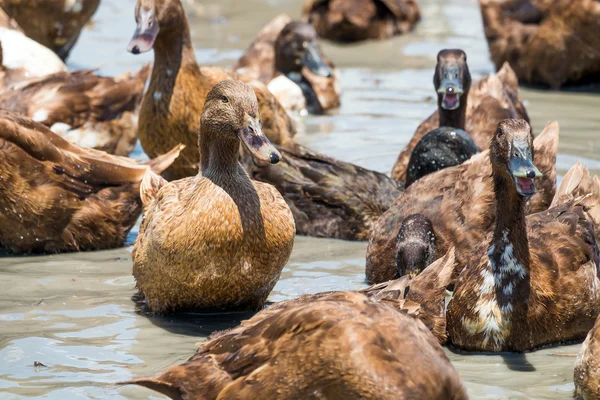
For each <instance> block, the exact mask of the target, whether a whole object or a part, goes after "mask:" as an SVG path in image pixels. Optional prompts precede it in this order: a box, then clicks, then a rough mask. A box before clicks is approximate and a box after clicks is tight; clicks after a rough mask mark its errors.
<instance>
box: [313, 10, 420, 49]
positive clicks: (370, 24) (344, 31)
mask: <svg viewBox="0 0 600 400" xmlns="http://www.w3.org/2000/svg"><path fill="white" fill-rule="evenodd" d="M302 13H303V14H304V15H305V17H306V18H307V19H308V21H309V22H310V23H312V24H313V25H314V27H315V29H316V31H317V33H318V34H319V36H321V37H323V38H325V39H329V40H332V41H335V42H357V41H361V40H367V39H388V38H391V37H392V36H394V35H400V34H404V33H407V32H409V31H411V30H412V29H413V28H414V26H415V25H416V23H417V22H418V21H419V20H420V19H421V12H420V10H419V6H418V4H417V2H416V1H415V0H350V1H348V0H306V2H305V3H304V7H303V10H302Z"/></svg>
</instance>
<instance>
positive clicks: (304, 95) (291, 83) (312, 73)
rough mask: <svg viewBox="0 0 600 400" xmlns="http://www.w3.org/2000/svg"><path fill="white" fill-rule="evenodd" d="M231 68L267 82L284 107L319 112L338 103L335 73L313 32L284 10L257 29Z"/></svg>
mask: <svg viewBox="0 0 600 400" xmlns="http://www.w3.org/2000/svg"><path fill="white" fill-rule="evenodd" d="M234 70H236V71H237V72H238V73H240V74H242V75H243V76H245V77H247V78H248V79H256V80H260V81H261V82H263V83H264V84H265V85H268V88H269V90H270V91H271V92H272V93H273V94H274V95H275V97H277V99H278V100H279V102H280V103H281V104H282V105H283V106H284V107H285V108H286V109H288V110H293V111H301V110H303V109H307V110H308V111H309V112H311V113H315V114H321V113H323V112H326V111H328V110H331V109H333V108H337V107H339V106H340V94H341V90H340V84H339V79H338V75H339V73H338V72H337V70H336V69H335V67H334V65H333V63H332V62H331V61H330V60H329V59H327V58H326V57H325V56H324V54H323V52H322V50H321V48H320V46H319V43H318V38H317V33H316V32H315V30H314V28H313V27H312V25H310V24H307V23H305V22H300V21H292V19H291V18H290V17H289V16H287V15H286V14H281V15H279V16H277V17H275V18H274V19H273V20H272V21H270V22H269V23H267V24H266V25H265V26H264V27H263V28H262V29H261V31H260V32H259V33H258V35H257V37H256V39H255V40H254V41H253V42H252V43H251V44H250V46H249V47H248V49H247V50H246V52H245V53H244V55H243V56H242V57H240V59H239V60H238V61H237V63H236V65H235V66H234Z"/></svg>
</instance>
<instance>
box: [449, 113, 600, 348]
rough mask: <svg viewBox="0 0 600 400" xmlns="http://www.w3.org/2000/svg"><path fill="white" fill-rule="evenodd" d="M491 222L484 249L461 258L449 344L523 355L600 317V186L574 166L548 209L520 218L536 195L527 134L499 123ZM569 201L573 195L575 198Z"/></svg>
mask: <svg viewBox="0 0 600 400" xmlns="http://www.w3.org/2000/svg"><path fill="white" fill-rule="evenodd" d="M489 156H490V160H491V163H492V171H493V180H494V196H495V200H496V218H495V226H494V229H493V233H492V234H491V235H490V236H491V239H490V241H489V245H488V246H486V245H480V246H479V248H476V250H475V251H474V252H473V253H472V254H471V255H470V257H469V261H468V262H467V266H466V267H465V268H464V270H463V272H462V273H461V275H460V277H459V279H458V281H457V283H456V290H455V293H454V297H453V299H452V300H451V301H450V304H449V306H448V315H447V318H448V334H449V337H450V340H451V342H452V344H453V345H455V346H457V347H459V348H462V349H466V350H471V351H492V352H500V351H526V350H531V349H534V348H537V347H540V346H544V345H549V344H556V343H562V342H567V341H573V340H578V339H582V338H583V337H585V335H586V334H587V333H588V332H589V330H590V329H591V328H592V326H593V325H594V321H595V320H596V317H597V316H598V313H599V312H600V279H599V269H598V266H599V262H600V249H599V248H598V243H597V242H596V238H595V232H594V230H595V227H597V226H598V224H599V223H600V213H599V212H598V211H599V210H598V208H599V207H600V181H599V180H598V179H597V178H594V179H593V180H592V179H590V177H589V173H588V172H587V170H585V169H584V168H582V167H581V165H580V164H577V165H576V166H574V167H573V168H572V169H571V170H570V171H569V172H568V173H567V175H566V176H565V178H564V180H563V182H562V183H561V187H560V188H559V189H558V192H557V194H556V198H555V199H554V201H553V204H552V207H551V208H550V209H548V210H547V211H545V212H541V213H538V214H534V215H530V216H528V217H525V209H526V201H527V199H528V198H529V197H531V196H532V195H533V194H535V191H536V185H535V181H534V179H533V178H534V177H536V176H539V175H540V172H539V171H538V169H537V168H536V167H535V165H534V164H533V143H532V140H531V128H530V126H529V124H527V122H525V121H523V120H506V121H503V122H501V123H500V125H499V126H498V133H497V134H496V136H495V137H494V140H493V141H492V143H491V145H490V153H489ZM576 196H578V197H576Z"/></svg>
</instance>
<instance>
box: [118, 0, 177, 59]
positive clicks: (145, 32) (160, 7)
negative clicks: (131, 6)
mask: <svg viewBox="0 0 600 400" xmlns="http://www.w3.org/2000/svg"><path fill="white" fill-rule="evenodd" d="M185 18H186V16H185V12H184V10H183V6H182V4H181V1H180V0H138V2H137V4H136V7H135V22H136V23H137V27H136V30H135V33H134V34H133V38H132V39H131V42H129V46H127V51H129V52H130V53H133V54H140V53H145V52H147V51H150V50H151V49H152V48H153V47H154V43H155V42H156V38H157V37H158V35H159V33H160V34H168V33H169V31H172V30H176V29H181V27H182V26H185V25H186V24H187V22H186V20H185Z"/></svg>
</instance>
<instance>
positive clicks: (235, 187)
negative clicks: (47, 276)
mask: <svg viewBox="0 0 600 400" xmlns="http://www.w3.org/2000/svg"><path fill="white" fill-rule="evenodd" d="M201 119H202V121H201V130H200V139H199V142H200V144H201V147H200V160H201V171H200V174H198V175H197V176H195V177H189V178H185V179H182V180H178V181H174V182H171V183H167V182H166V181H165V180H164V179H162V178H160V177H158V176H153V175H152V174H148V175H147V178H146V179H145V180H144V184H143V185H142V189H141V191H142V200H143V202H144V211H145V213H144V219H143V221H142V225H141V227H140V234H139V236H138V238H137V240H136V243H135V247H134V250H133V261H134V268H133V274H134V276H135V278H136V285H137V288H138V289H139V291H140V293H141V294H142V295H143V296H144V297H145V299H146V301H147V303H148V306H149V307H150V309H151V310H152V311H154V312H158V313H162V314H166V313H170V312H175V311H185V310H195V309H204V308H213V307H216V308H239V309H258V308H260V307H261V306H262V305H263V304H264V302H265V301H266V299H267V296H268V295H269V293H270V292H271V289H272V288H273V286H275V283H276V282H277V280H278V279H279V275H280V273H281V270H282V269H283V266H284V265H285V263H286V262H287V260H288V258H289V256H290V253H291V251H292V246H293V242H294V234H295V227H294V220H293V217H292V214H291V212H290V210H289V208H288V206H287V205H286V203H285V201H284V200H283V198H282V197H281V195H280V194H279V193H278V192H277V190H276V189H275V188H273V187H272V186H270V185H267V184H264V183H261V182H255V181H252V180H251V179H250V178H249V177H248V175H247V173H246V172H245V171H244V170H243V168H242V167H241V165H240V164H239V162H238V157H239V147H240V139H241V140H242V142H243V143H244V144H245V145H246V146H247V147H249V150H250V151H251V152H252V154H253V155H254V156H255V157H257V158H259V159H260V160H262V162H271V163H276V162H278V161H279V159H280V154H279V153H278V152H277V150H275V148H273V146H272V145H271V144H270V143H269V141H268V140H267V138H266V137H265V136H264V135H263V134H262V130H261V128H260V122H259V114H258V104H257V101H256V96H255V94H254V92H253V91H252V89H251V88H250V87H249V86H247V85H245V84H243V83H241V82H239V81H223V82H220V83H219V84H217V85H216V86H215V87H214V88H213V89H212V90H211V91H210V92H209V94H208V96H207V98H206V103H205V106H204V110H203V113H202V118H201Z"/></svg>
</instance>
